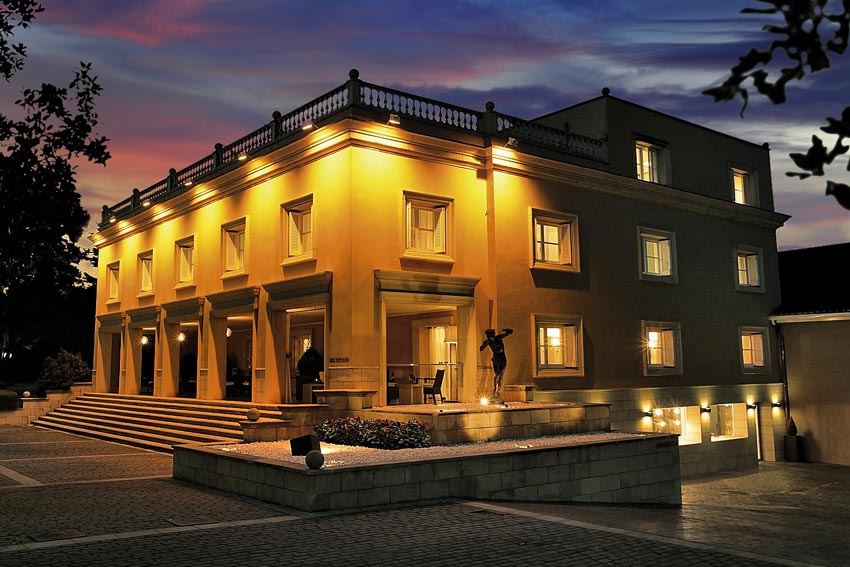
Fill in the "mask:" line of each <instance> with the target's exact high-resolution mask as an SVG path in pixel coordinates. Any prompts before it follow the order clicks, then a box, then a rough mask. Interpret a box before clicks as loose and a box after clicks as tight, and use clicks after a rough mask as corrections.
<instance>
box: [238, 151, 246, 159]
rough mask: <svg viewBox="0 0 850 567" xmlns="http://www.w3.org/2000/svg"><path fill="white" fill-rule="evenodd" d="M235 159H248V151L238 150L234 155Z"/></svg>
mask: <svg viewBox="0 0 850 567" xmlns="http://www.w3.org/2000/svg"><path fill="white" fill-rule="evenodd" d="M236 159H238V160H239V161H245V160H246V159H248V152H246V151H241V152H239V155H238V156H236Z"/></svg>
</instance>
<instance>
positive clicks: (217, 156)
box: [213, 143, 224, 169]
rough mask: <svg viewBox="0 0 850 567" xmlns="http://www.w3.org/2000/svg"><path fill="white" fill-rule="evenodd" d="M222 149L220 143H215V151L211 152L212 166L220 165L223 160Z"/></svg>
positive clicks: (217, 166)
mask: <svg viewBox="0 0 850 567" xmlns="http://www.w3.org/2000/svg"><path fill="white" fill-rule="evenodd" d="M222 149H224V146H223V145H221V143H218V144H216V145H215V151H214V152H213V167H215V168H216V169H218V168H219V167H221V162H222V161H223V157H224V156H223V155H222V151H221V150H222Z"/></svg>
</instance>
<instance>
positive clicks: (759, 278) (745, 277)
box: [735, 244, 765, 293]
mask: <svg viewBox="0 0 850 567" xmlns="http://www.w3.org/2000/svg"><path fill="white" fill-rule="evenodd" d="M735 289H737V290H738V291H749V292H755V293H764V291H765V290H764V256H763V254H762V250H761V248H757V247H755V246H746V245H744V244H738V245H737V246H735Z"/></svg>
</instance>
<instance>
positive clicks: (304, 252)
mask: <svg viewBox="0 0 850 567" xmlns="http://www.w3.org/2000/svg"><path fill="white" fill-rule="evenodd" d="M281 209H282V214H283V219H282V221H283V226H284V227H285V229H284V235H283V250H284V264H289V263H297V262H300V261H304V260H310V259H312V258H313V257H314V251H315V249H316V220H315V212H314V211H313V196H312V195H310V196H309V197H308V198H306V199H299V200H297V201H293V202H291V203H285V204H283V205H282V206H281ZM305 225H306V229H305Z"/></svg>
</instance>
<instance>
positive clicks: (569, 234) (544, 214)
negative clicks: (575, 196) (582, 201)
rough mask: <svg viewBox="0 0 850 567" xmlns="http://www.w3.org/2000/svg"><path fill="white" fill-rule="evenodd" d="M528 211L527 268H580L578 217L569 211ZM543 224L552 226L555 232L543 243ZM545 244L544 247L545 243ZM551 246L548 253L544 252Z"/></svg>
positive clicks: (569, 269) (544, 235)
mask: <svg viewBox="0 0 850 567" xmlns="http://www.w3.org/2000/svg"><path fill="white" fill-rule="evenodd" d="M530 211H531V267H532V268H542V269H549V270H559V271H567V272H578V271H580V270H581V262H580V257H579V224H578V216H577V215H574V214H569V213H559V212H555V211H545V210H541V209H530ZM545 227H549V228H551V229H554V232H555V235H552V234H551V233H552V232H553V231H549V236H554V239H553V240H552V241H551V242H547V241H546V238H547V235H546V230H545ZM547 244H548V246H547ZM547 247H548V249H550V250H551V248H552V247H556V248H555V253H554V254H552V255H551V256H549V255H548V254H547V253H546V251H547Z"/></svg>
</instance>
